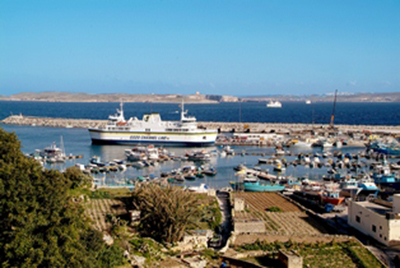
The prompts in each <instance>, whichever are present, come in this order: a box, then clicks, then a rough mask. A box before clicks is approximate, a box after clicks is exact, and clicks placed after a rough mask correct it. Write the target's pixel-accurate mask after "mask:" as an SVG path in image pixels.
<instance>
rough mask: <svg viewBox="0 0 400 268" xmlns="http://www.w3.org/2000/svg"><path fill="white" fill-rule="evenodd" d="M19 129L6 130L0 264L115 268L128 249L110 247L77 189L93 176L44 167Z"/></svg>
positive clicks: (1, 137) (1, 152)
mask: <svg viewBox="0 0 400 268" xmlns="http://www.w3.org/2000/svg"><path fill="white" fill-rule="evenodd" d="M20 148H21V145H20V142H19V141H18V139H17V136H16V135H15V134H10V133H7V132H5V131H3V130H2V129H0V226H1V228H0V266H2V267H110V266H111V267H112V266H117V265H122V264H124V259H123V256H122V249H121V248H120V247H119V246H117V245H113V246H107V245H106V244H105V243H104V242H103V239H102V234H101V233H100V232H98V231H96V230H93V229H92V228H91V226H90V224H89V223H88V221H87V218H86V217H85V216H84V209H83V207H82V205H81V204H80V203H79V202H77V201H74V198H72V197H73V195H72V192H73V191H76V189H78V188H80V187H84V186H85V185H86V184H87V180H86V179H87V177H86V176H84V175H83V174H80V173H78V172H77V170H76V169H72V168H71V169H68V170H67V171H66V172H65V173H64V174H63V173H60V172H58V171H54V170H44V171H43V169H42V166H41V165H40V164H39V163H37V162H35V161H34V160H32V159H29V158H27V157H25V156H24V155H23V154H22V152H21V150H20Z"/></svg>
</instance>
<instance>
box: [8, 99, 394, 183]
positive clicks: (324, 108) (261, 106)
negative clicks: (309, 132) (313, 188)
mask: <svg viewBox="0 0 400 268" xmlns="http://www.w3.org/2000/svg"><path fill="white" fill-rule="evenodd" d="M0 104H1V111H0V112H1V114H0V115H1V119H3V118H5V117H6V116H8V115H10V113H13V114H19V113H22V114H24V115H35V116H42V117H64V118H90V119H105V118H107V117H108V115H109V114H110V113H112V112H113V111H114V110H115V108H116V107H117V106H118V104H117V103H38V102H1V103H0ZM238 105H239V104H238V103H224V104H215V105H210V104H206V105H200V104H196V105H185V108H187V109H189V113H190V114H192V115H195V116H196V117H197V119H198V120H199V121H222V122H235V121H239V120H238V118H239V114H236V112H237V113H238V112H239V110H238V108H239V107H238ZM241 105H242V107H241V110H242V121H248V122H300V123H307V122H310V121H311V117H312V113H314V119H315V122H320V123H328V122H325V121H328V118H329V114H330V110H331V107H332V105H331V104H326V103H321V104H315V105H314V106H313V107H314V110H313V108H312V105H305V104H303V103H302V104H300V103H283V108H281V109H275V110H274V111H271V110H270V109H268V108H266V107H265V103H242V104H241ZM357 107H358V109H357ZM124 108H125V114H126V116H137V117H141V115H142V114H143V113H148V112H151V111H153V112H160V113H161V117H162V118H163V119H164V120H177V119H178V118H179V114H177V113H176V111H177V110H178V109H179V107H178V104H148V103H147V104H143V103H127V104H125V107H124ZM319 109H320V110H321V111H320V112H318V113H317V112H316V111H319ZM313 111H314V112H313ZM337 111H338V114H337V115H336V119H335V122H337V124H340V123H342V124H352V122H354V124H369V125H374V124H376V125H378V124H382V125H383V124H385V125H399V124H400V118H399V116H400V105H398V104H393V103H388V104H382V103H378V104H364V103H363V104H346V103H338V107H337ZM378 111H380V112H378ZM235 114H236V115H235ZM274 114H275V115H274ZM322 117H324V120H322V119H321V118H322ZM318 118H319V119H318ZM379 118H381V119H379ZM382 118H385V119H382ZM307 120H309V121H307ZM318 120H319V121H318ZM1 127H2V128H3V129H4V130H6V131H8V132H15V133H16V134H17V135H18V137H19V139H20V141H21V144H22V151H23V152H24V153H32V152H34V151H35V149H43V148H45V147H46V146H49V145H50V144H52V143H53V142H56V143H57V145H60V137H61V136H62V137H63V143H64V147H65V151H66V154H73V155H83V158H82V159H76V160H73V161H68V162H67V164H66V165H62V166H60V165H58V166H57V165H52V166H47V167H48V168H55V169H63V168H65V167H67V166H70V165H74V164H75V163H82V164H87V163H88V162H89V159H90V158H91V157H92V156H94V155H98V156H100V157H101V159H102V161H104V162H107V161H111V160H113V159H125V156H124V150H125V149H128V148H131V147H129V146H115V145H109V146H105V145H102V146H100V145H92V144H91V141H90V137H89V134H88V131H87V130H86V129H75V128H50V127H34V126H14V125H13V126H11V125H1ZM233 148H234V149H235V151H236V153H237V155H236V156H229V157H220V156H213V157H212V159H211V162H210V163H208V164H209V165H212V166H214V167H216V168H217V170H218V174H217V175H216V176H215V177H205V178H203V179H199V178H198V179H196V181H190V182H189V181H185V185H199V184H200V183H202V182H205V183H207V184H208V185H210V186H211V187H215V188H222V187H227V186H228V185H229V181H231V180H236V179H237V177H235V175H234V174H235V171H234V170H233V167H235V166H237V165H239V164H240V163H243V164H246V165H247V166H249V167H253V166H255V165H256V164H257V163H258V158H260V156H259V154H261V153H263V154H267V155H268V154H272V153H273V148H268V147H250V146H237V147H233ZM168 150H169V151H171V152H174V153H175V155H183V154H184V153H185V151H189V150H192V148H190V149H189V148H168ZM207 150H210V151H218V150H220V148H218V147H211V148H207ZM289 150H291V152H292V153H295V154H296V153H300V152H304V153H316V152H321V149H320V148H312V149H308V150H309V151H296V149H295V148H291V149H289ZM333 150H334V149H332V151H333ZM363 150H364V148H363V147H344V148H342V151H343V152H345V153H347V152H349V153H356V152H361V151H363ZM242 151H243V152H246V154H241V152H242ZM286 159H287V160H288V161H292V160H294V159H295V156H288V157H286ZM192 164H193V163H192V162H181V161H168V162H165V163H162V164H158V165H156V166H150V167H147V168H143V169H139V170H138V169H135V168H132V167H129V168H128V170H127V171H126V172H124V173H119V172H116V173H108V174H106V175H104V174H100V175H98V176H100V178H99V179H104V181H105V182H106V183H107V184H115V183H120V182H121V181H124V180H126V179H133V178H136V177H137V176H141V175H150V174H153V175H154V176H156V177H158V176H159V175H160V174H161V172H163V171H170V170H172V169H176V168H179V167H183V166H186V165H192ZM261 168H265V169H269V170H270V172H271V173H274V172H272V169H273V167H272V166H267V165H262V166H261ZM326 172H327V168H325V167H322V168H307V167H304V166H297V167H293V166H289V167H288V168H287V170H286V172H285V173H284V174H282V175H285V176H293V177H302V176H307V177H309V178H310V179H313V180H318V179H320V178H321V176H322V175H324V174H326ZM274 174H276V173H274Z"/></svg>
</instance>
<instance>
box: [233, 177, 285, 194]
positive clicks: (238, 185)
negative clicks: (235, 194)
mask: <svg viewBox="0 0 400 268" xmlns="http://www.w3.org/2000/svg"><path fill="white" fill-rule="evenodd" d="M229 184H230V185H231V187H232V188H233V189H234V190H244V191H246V192H281V191H283V190H285V186H282V185H279V184H261V183H260V180H259V179H257V180H254V181H250V180H246V181H242V182H233V181H231V182H229Z"/></svg>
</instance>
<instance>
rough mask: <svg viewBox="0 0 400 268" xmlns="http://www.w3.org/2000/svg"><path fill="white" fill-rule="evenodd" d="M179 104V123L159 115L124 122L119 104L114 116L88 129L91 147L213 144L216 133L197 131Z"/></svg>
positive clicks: (149, 115)
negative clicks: (147, 144) (104, 145)
mask: <svg viewBox="0 0 400 268" xmlns="http://www.w3.org/2000/svg"><path fill="white" fill-rule="evenodd" d="M186 114H187V111H185V110H184V104H183V102H182V104H181V118H180V120H179V121H162V120H161V116H160V114H159V113H151V114H145V115H143V119H142V120H139V119H138V118H136V117H132V118H130V119H129V120H128V121H126V120H125V117H124V110H123V104H122V103H121V104H120V109H117V113H116V114H115V115H110V116H109V118H108V119H109V120H108V122H107V125H106V126H105V127H103V128H89V134H90V138H91V139H92V143H93V144H132V143H151V144H162V145H170V146H193V147H194V146H210V145H213V144H214V143H215V140H216V138H217V135H218V131H217V130H214V129H205V128H199V127H198V126H197V122H196V118H195V117H193V116H186Z"/></svg>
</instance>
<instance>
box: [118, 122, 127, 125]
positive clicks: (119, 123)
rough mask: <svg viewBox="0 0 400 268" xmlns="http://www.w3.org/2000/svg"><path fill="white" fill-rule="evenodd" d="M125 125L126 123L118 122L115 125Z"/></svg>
mask: <svg viewBox="0 0 400 268" xmlns="http://www.w3.org/2000/svg"><path fill="white" fill-rule="evenodd" d="M125 125H126V122H118V123H117V126H125Z"/></svg>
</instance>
